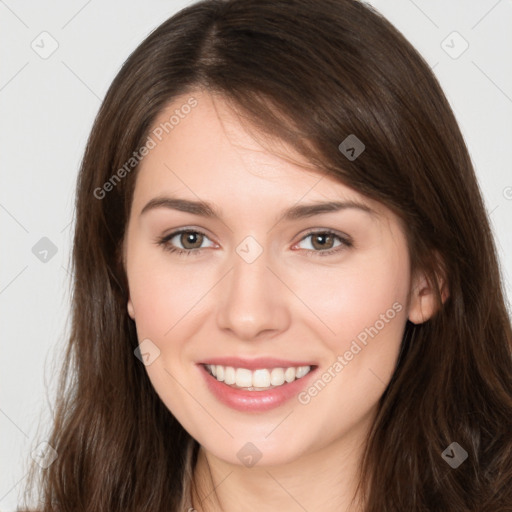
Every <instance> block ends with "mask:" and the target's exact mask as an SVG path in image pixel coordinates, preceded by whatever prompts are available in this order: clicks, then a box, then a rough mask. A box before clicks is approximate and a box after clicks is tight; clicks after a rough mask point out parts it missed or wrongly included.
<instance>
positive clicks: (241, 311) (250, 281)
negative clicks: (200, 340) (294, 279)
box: [217, 250, 291, 341]
mask: <svg viewBox="0 0 512 512" xmlns="http://www.w3.org/2000/svg"><path fill="white" fill-rule="evenodd" d="M269 259H270V258H269V257H268V253H267V252H265V250H264V251H263V253H262V254H260V255H259V256H258V257H257V258H256V259H255V260H254V261H252V262H250V263H249V262H248V261H246V260H245V259H244V258H242V257H241V256H240V255H239V254H238V253H237V252H233V254H232V256H231V261H230V263H232V265H231V266H232V269H231V271H230V272H229V273H228V274H227V275H226V276H225V278H224V279H223V280H222V282H221V283H220V284H221V286H219V289H218V295H217V298H218V302H217V304H218V310H217V325H218V327H219V329H221V330H223V331H228V332H230V333H231V334H232V336H233V337H236V338H237V339H239V340H245V341H253V340H257V339H267V338H271V337H274V336H276V335H277V334H279V333H282V332H283V331H285V330H286V329H287V328H288V326H289V324H290V309H289V307H288V302H287V301H288V300H290V295H291V294H290V292H289V290H288V289H287V288H286V286H285V285H284V284H283V282H282V281H281V279H279V277H278V274H279V271H278V270H277V271H276V268H275V267H276V265H271V262H270V261H269Z"/></svg>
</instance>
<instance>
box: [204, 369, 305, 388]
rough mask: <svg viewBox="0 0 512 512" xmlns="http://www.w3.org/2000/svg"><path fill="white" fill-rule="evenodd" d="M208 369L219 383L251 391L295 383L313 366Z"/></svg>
mask: <svg viewBox="0 0 512 512" xmlns="http://www.w3.org/2000/svg"><path fill="white" fill-rule="evenodd" d="M206 368H207V369H208V371H209V372H210V373H211V374H212V375H213V376H214V377H215V378H216V379H217V380H218V381H219V382H224V383H225V384H227V385H229V386H232V387H238V388H248V389H249V390H251V391H254V390H265V389H271V388H273V387H276V386H282V385H283V384H284V383H285V382H293V381H294V380H295V379H300V378H302V377H304V376H305V375H307V374H308V373H309V372H310V371H311V366H298V367H293V366H290V367H289V368H272V369H270V370H268V369H266V368H262V369H258V370H254V371H251V370H248V369H247V368H233V367H232V366H221V365H218V364H217V365H211V364H207V365H206Z"/></svg>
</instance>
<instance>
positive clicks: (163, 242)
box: [156, 229, 353, 257]
mask: <svg viewBox="0 0 512 512" xmlns="http://www.w3.org/2000/svg"><path fill="white" fill-rule="evenodd" d="M182 233H196V234H199V235H202V236H204V237H206V238H208V236H207V235H206V234H205V233H203V232H202V231H197V230H195V229H181V230H178V231H174V232H173V233H170V234H169V235H166V236H164V237H161V238H158V239H157V240H156V244H157V245H158V246H161V247H163V249H164V250H165V251H168V252H170V253H175V254H177V255H178V256H191V255H199V254H200V253H202V251H203V250H204V249H206V247H203V248H200V249H179V248H178V247H175V246H173V245H170V244H169V241H170V240H171V239H173V238H174V237H175V236H177V235H181V234H182ZM312 235H332V236H334V237H335V238H337V239H338V240H339V241H340V242H341V244H340V245H338V246H337V247H335V248H332V249H327V250H325V251H315V250H312V249H305V251H306V255H307V256H310V257H316V256H321V257H324V256H330V255H332V254H336V253H339V252H340V251H342V250H343V249H345V248H347V247H352V246H353V243H352V240H351V239H350V238H349V237H347V236H345V237H343V236H341V235H339V234H338V233H335V232H334V231H331V230H329V229H327V230H323V231H321V230H318V231H310V232H309V233H306V234H305V235H304V237H302V238H301V239H300V240H299V242H302V240H304V239H306V238H308V237H309V236H312Z"/></svg>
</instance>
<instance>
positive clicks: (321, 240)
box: [314, 234, 331, 249]
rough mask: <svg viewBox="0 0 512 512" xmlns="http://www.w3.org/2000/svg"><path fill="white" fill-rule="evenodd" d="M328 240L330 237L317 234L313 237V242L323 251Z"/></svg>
mask: <svg viewBox="0 0 512 512" xmlns="http://www.w3.org/2000/svg"><path fill="white" fill-rule="evenodd" d="M329 238H331V235H328V234H319V235H316V236H315V237H314V241H315V242H316V243H318V244H319V246H320V248H322V249H324V248H325V246H326V244H327V243H328V242H327V239H329Z"/></svg>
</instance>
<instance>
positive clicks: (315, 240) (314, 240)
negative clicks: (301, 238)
mask: <svg viewBox="0 0 512 512" xmlns="http://www.w3.org/2000/svg"><path fill="white" fill-rule="evenodd" d="M309 236H311V245H312V246H313V247H314V248H315V249H320V250H322V249H332V248H333V246H334V245H333V244H334V235H332V234H330V233H313V234H312V235H309Z"/></svg>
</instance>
